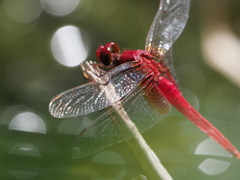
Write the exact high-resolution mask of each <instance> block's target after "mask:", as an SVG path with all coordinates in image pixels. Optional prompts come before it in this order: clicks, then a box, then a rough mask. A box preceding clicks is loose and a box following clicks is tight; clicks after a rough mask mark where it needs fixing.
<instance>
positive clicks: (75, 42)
mask: <svg viewBox="0 0 240 180" xmlns="http://www.w3.org/2000/svg"><path fill="white" fill-rule="evenodd" d="M51 48H52V52H53V55H54V57H55V59H56V60H57V61H58V62H59V63H61V64H62V65H65V66H68V67H73V66H78V65H79V64H80V63H82V62H83V61H85V59H86V58H87V55H88V49H89V41H88V37H87V35H86V33H85V32H84V31H80V30H79V29H78V28H77V27H75V26H64V27H62V28H60V29H58V30H57V31H56V32H55V34H54V36H53V38H52V43H51Z"/></svg>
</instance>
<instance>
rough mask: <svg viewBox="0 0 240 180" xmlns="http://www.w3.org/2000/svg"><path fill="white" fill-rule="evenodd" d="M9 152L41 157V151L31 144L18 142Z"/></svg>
mask: <svg viewBox="0 0 240 180" xmlns="http://www.w3.org/2000/svg"><path fill="white" fill-rule="evenodd" d="M8 153H10V154H17V155H22V156H33V157H39V158H40V157H41V155H40V153H39V151H38V150H37V149H36V148H35V147H34V146H32V145H30V144H18V145H16V146H14V147H12V148H11V149H10V150H9V151H8Z"/></svg>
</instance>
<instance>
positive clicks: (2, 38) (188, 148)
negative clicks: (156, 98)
mask: <svg viewBox="0 0 240 180" xmlns="http://www.w3.org/2000/svg"><path fill="white" fill-rule="evenodd" d="M158 6H159V0H131V1H128V0H49V1H48V0H39V1H37V0H1V1H0V49H1V66H0V68H1V71H0V73H1V76H0V78H1V79H0V83H1V84H0V85H1V88H0V91H1V101H0V103H1V106H0V117H1V119H0V179H3V180H8V179H33V180H35V179H36V180H37V179H44V180H46V179H51V180H54V179H58V180H60V179H94V180H100V179H101V180H103V179H106V180H107V179H109V180H110V179H111V180H112V179H118V180H121V179H132V178H134V177H136V176H138V175H140V174H145V172H144V171H143V170H142V169H141V167H140V165H139V164H138V161H137V160H136V159H135V157H134V156H133V154H132V152H131V151H130V150H129V148H128V146H127V144H126V143H125V142H123V143H119V144H116V145H114V146H111V147H109V148H107V149H105V150H103V151H101V152H99V153H96V154H93V155H91V156H88V157H85V158H82V159H77V160H74V159H72V156H71V150H72V146H73V144H74V141H75V140H76V138H77V136H78V133H79V132H80V131H81V129H83V127H84V126H86V124H87V123H89V122H90V121H91V120H94V119H95V118H96V117H98V116H99V114H100V113H102V112H97V113H93V114H89V115H87V116H84V117H77V118H72V119H55V118H53V117H52V116H51V115H50V114H49V112H48V104H49V102H50V100H51V98H52V97H53V96H54V95H56V94H58V93H60V92H62V91H64V90H67V89H70V88H72V87H75V86H78V85H81V84H84V83H86V82H87V81H86V80H84V78H83V76H82V71H81V69H80V67H79V66H74V67H67V66H64V65H61V64H60V63H58V61H56V59H55V58H54V55H53V51H54V48H53V44H54V43H53V42H54V40H53V39H54V37H55V36H54V35H55V34H56V32H58V31H59V30H60V28H63V27H65V26H69V25H71V26H75V27H78V28H79V29H80V32H81V37H82V39H83V45H84V47H85V51H84V52H85V53H86V52H87V53H86V54H87V56H85V57H83V58H85V59H86V60H96V57H95V50H96V49H97V48H98V46H99V45H101V44H105V43H107V42H109V41H115V42H117V43H118V45H119V46H120V47H121V48H125V49H143V48H144V43H145V38H146V35H147V32H148V29H149V27H150V25H151V22H152V20H153V18H154V15H155V13H156V12H157V9H158ZM239 10H240V1H236V0H210V1H209V0H202V1H200V0H198V1H197V0H195V1H192V2H191V9H190V17H189V21H188V23H187V25H186V28H185V30H184V31H183V33H182V35H181V36H180V38H179V39H178V40H177V41H176V43H174V65H175V68H176V73H177V77H178V81H179V84H180V87H181V89H182V91H183V95H184V96H185V97H186V98H187V99H188V100H189V101H190V102H191V104H192V105H193V106H194V107H195V108H197V109H198V110H199V111H200V113H201V114H202V115H203V116H204V117H206V118H207V119H208V120H209V121H210V122H211V123H212V124H214V125H215V126H216V127H217V128H218V129H219V130H220V131H221V132H222V133H223V134H224V135H225V136H226V137H227V138H228V139H229V140H230V141H231V142H232V143H233V144H234V145H235V146H236V147H237V148H238V149H240V118H239V110H240V91H239V87H240V74H239V73H240V71H239V69H240V64H239V63H240V54H239V53H240V41H239V36H240V11H239ZM51 44H52V46H51ZM51 47H52V48H51ZM55 57H56V55H55ZM76 58H78V57H76ZM143 137H144V138H145V140H146V141H147V143H148V144H149V145H150V147H151V148H152V149H153V150H154V151H155V153H156V154H157V156H158V157H159V158H160V160H161V162H162V163H163V165H164V166H165V167H166V169H167V170H168V171H169V173H170V174H171V176H172V177H173V178H174V179H175V180H181V179H184V180H188V179H189V180H190V179H191V180H192V179H194V180H198V179H199V180H200V179H201V180H202V179H204V180H207V179H211V180H212V179H218V180H225V179H228V180H230V179H231V180H238V179H240V172H239V168H240V161H239V160H237V159H236V158H235V157H232V156H231V155H229V154H228V153H226V152H225V151H224V150H222V149H221V148H220V147H219V146H217V145H215V144H214V143H212V141H210V140H209V138H208V136H206V135H205V134H203V133H202V132H201V131H200V130H198V129H197V128H196V127H195V126H194V125H193V124H191V123H190V122H189V121H188V120H187V119H186V118H185V117H183V116H182V115H181V114H180V113H178V112H177V111H176V110H174V109H172V111H171V112H170V114H169V116H167V117H166V118H165V119H164V120H162V121H161V122H160V123H158V124H157V125H156V126H154V127H153V128H151V129H150V130H148V131H146V132H145V133H143Z"/></svg>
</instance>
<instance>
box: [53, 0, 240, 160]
mask: <svg viewBox="0 0 240 180" xmlns="http://www.w3.org/2000/svg"><path fill="white" fill-rule="evenodd" d="M189 4H190V0H161V1H160V6H159V9H158V12H157V14H156V15H155V18H154V20H153V22H152V25H151V27H150V29H149V32H148V35H147V38H146V43H145V50H131V51H124V52H122V53H121V51H120V48H119V46H118V45H117V44H116V43H115V42H109V43H107V44H106V45H104V46H100V47H99V48H98V49H97V51H96V56H97V58H98V60H99V61H100V64H96V63H95V64H91V65H90V66H98V67H101V66H105V67H109V68H110V70H109V71H107V72H105V71H103V70H100V73H99V74H96V76H97V79H91V78H89V77H88V73H85V77H87V78H88V79H89V80H90V82H89V83H87V84H84V85H81V86H78V87H75V88H72V89H69V90H67V91H64V92H62V93H60V94H58V95H56V96H55V97H54V98H53V99H52V100H51V102H50V104H49V111H50V113H51V115H52V116H54V117H56V118H70V117H76V116H83V115H86V114H89V113H92V112H96V111H99V110H102V109H107V111H106V112H105V113H104V114H103V115H101V116H100V117H98V118H97V119H95V120H94V121H93V122H92V123H91V124H90V125H89V126H87V127H86V128H85V129H84V130H83V131H82V132H81V133H80V135H79V137H78V138H77V140H76V142H75V144H74V146H73V158H82V157H85V156H88V155H91V154H93V153H96V152H98V151H100V150H103V149H105V148H106V147H109V146H111V145H113V144H116V143H119V142H122V141H125V140H128V139H130V138H132V134H131V133H130V132H129V130H128V129H127V128H126V127H125V126H126V125H125V124H124V123H123V121H122V119H121V118H120V117H119V115H118V114H117V113H116V112H115V109H114V108H113V107H112V105H113V104H114V103H116V102H120V103H121V104H122V106H123V108H124V110H125V111H126V112H127V114H128V115H129V117H130V119H131V120H132V121H133V122H134V123H135V124H136V126H137V128H138V129H139V131H140V132H141V133H142V132H144V131H146V130H148V129H149V128H151V127H152V126H154V125H156V124H157V123H158V122H159V121H160V120H162V119H163V118H164V117H165V116H166V115H167V113H168V112H169V111H170V108H171V105H172V106H174V107H175V108H176V109H177V110H178V111H179V112H180V113H182V114H183V115H184V116H185V117H186V118H187V119H189V120H190V121H191V122H192V123H194V124H195V125H196V126H197V127H198V128H199V129H200V130H202V131H203V132H204V133H206V134H207V135H208V136H209V137H210V138H212V139H213V140H215V141H216V142H217V143H218V144H220V145H221V146H222V147H223V148H224V149H226V150H227V151H228V152H230V153H231V154H233V155H234V156H235V157H237V158H239V159H240V153H239V151H238V150H237V149H236V148H235V147H234V146H233V145H232V144H231V143H230V142H229V141H228V139H227V138H226V137H224V135H223V134H222V133H221V132H220V131H219V130H217V129H216V128H215V127H214V126H213V125H212V124H211V123H210V122H209V121H207V120H206V119H205V118H204V117H203V116H202V115H201V114H200V113H199V112H197V111H196V110H195V109H194V108H193V107H192V106H191V105H190V104H189V103H188V102H187V100H186V99H185V98H184V97H183V96H182V93H181V91H180V89H179V87H178V84H177V81H176V79H175V74H174V70H173V65H172V56H171V46H172V44H173V43H174V41H175V40H176V39H177V38H178V37H179V35H180V34H181V33H182V31H183V29H184V27H185V25H186V22H187V19H188V12H189ZM90 71H91V70H90ZM92 73H94V72H92ZM109 84H111V86H110V87H111V88H112V89H114V92H115V93H116V96H114V98H112V100H111V101H110V100H109V98H108V95H107V90H109Z"/></svg>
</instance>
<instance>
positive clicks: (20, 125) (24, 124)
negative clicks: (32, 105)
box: [9, 112, 46, 134]
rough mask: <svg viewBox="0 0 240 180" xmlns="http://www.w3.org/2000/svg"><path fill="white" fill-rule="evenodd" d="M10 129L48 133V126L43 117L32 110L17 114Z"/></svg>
mask: <svg viewBox="0 0 240 180" xmlns="http://www.w3.org/2000/svg"><path fill="white" fill-rule="evenodd" d="M9 129H11V130H17V131H27V132H34V133H43V134H46V126H45V123H44V121H43V120H42V118H40V117H39V116H38V115H36V114H34V113H32V112H22V113H20V114H18V115H17V116H15V117H14V118H13V119H12V121H11V122H10V124H9Z"/></svg>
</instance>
